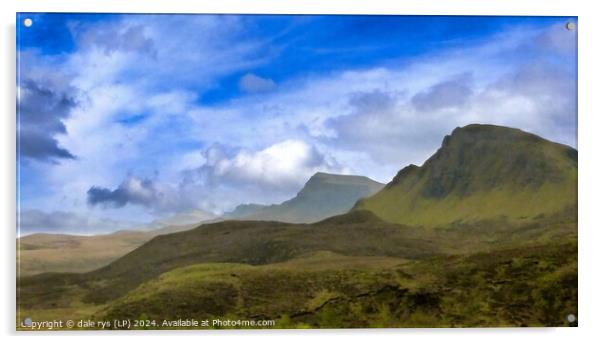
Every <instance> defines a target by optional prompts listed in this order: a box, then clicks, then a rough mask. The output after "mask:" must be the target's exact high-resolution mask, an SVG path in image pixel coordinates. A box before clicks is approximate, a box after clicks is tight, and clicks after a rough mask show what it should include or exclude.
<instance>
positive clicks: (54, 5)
mask: <svg viewBox="0 0 602 344" xmlns="http://www.w3.org/2000/svg"><path fill="white" fill-rule="evenodd" d="M0 3H1V6H2V11H0V17H1V18H2V28H1V30H2V33H1V34H0V37H1V40H2V42H1V45H0V47H1V48H2V50H3V51H2V54H1V55H0V56H1V57H0V58H1V59H2V62H1V64H0V66H1V68H2V73H0V75H2V82H1V83H0V97H2V102H1V104H2V105H3V107H4V111H3V116H2V123H1V128H2V129H1V130H2V135H1V138H0V146H1V149H0V152H1V153H2V165H1V166H2V168H1V169H0V171H1V172H0V173H1V175H2V179H1V180H2V182H3V188H2V190H3V193H2V198H1V199H0V209H1V210H2V212H3V213H2V216H1V219H2V224H3V226H2V227H1V228H2V230H3V232H2V234H3V235H2V242H3V244H4V245H3V247H2V248H3V257H4V263H5V265H4V267H5V268H4V269H3V271H4V274H3V276H2V278H3V279H2V283H0V288H1V290H2V297H4V299H3V301H4V302H2V303H1V304H2V305H3V312H2V314H1V316H0V326H1V327H2V334H3V335H4V336H12V338H5V339H8V340H11V341H13V340H14V341H16V340H18V341H19V342H39V341H41V340H43V341H44V342H47V341H50V342H60V343H66V342H78V343H81V341H82V340H85V341H86V342H87V341H90V342H92V343H101V342H105V341H106V340H107V339H108V340H111V341H113V340H115V339H119V340H136V341H137V340H141V339H140V338H138V337H140V336H146V335H147V334H146V333H141V332H139V333H135V334H134V333H128V334H124V333H118V334H116V333H103V334H102V336H95V335H91V334H89V333H88V334H84V335H85V336H86V337H85V338H80V337H79V336H80V335H81V334H79V333H68V334H65V335H63V336H59V335H57V334H56V333H55V334H52V335H50V336H47V337H46V338H43V339H42V338H36V337H39V334H33V335H31V334H30V335H23V334H15V332H14V326H15V320H14V316H15V286H14V285H15V261H14V257H15V241H14V239H15V230H14V228H15V37H14V35H15V12H44V11H47V12H127V13H288V14H308V13H325V14H335V13H336V14H358V13H362V14H420V15H433V14H439V15H440V14H448V15H559V16H579V21H578V23H579V24H578V25H579V27H578V30H579V134H578V140H579V144H578V147H579V314H578V316H579V328H577V329H574V328H561V329H467V330H453V329H441V330H420V329H403V330H348V331H342V330H317V331H313V330H311V331H307V330H305V331H281V330H270V331H213V332H194V331H190V332H184V333H180V332H169V333H166V332H161V333H153V336H152V337H145V338H144V340H145V341H150V342H151V343H161V342H164V341H165V339H166V338H165V336H172V335H175V334H178V335H179V338H177V340H178V341H194V342H199V341H201V342H202V341H215V340H228V341H232V342H241V341H242V342H247V341H250V342H262V343H265V342H277V343H282V342H283V341H286V342H287V343H288V342H292V343H295V342H299V343H307V342H308V341H311V342H313V341H316V340H329V341H345V342H347V341H350V342H352V343H353V342H365V341H367V340H370V339H371V337H372V336H377V337H378V338H375V339H376V340H378V341H379V342H380V341H391V342H396V343H401V342H406V343H413V342H416V341H420V342H426V343H435V342H436V343H446V344H447V343H454V342H458V343H463V344H467V343H483V342H484V341H486V342H487V343H488V344H489V343H504V344H507V343H509V342H515V341H518V342H523V341H536V342H544V341H545V342H547V343H563V344H566V343H571V342H600V338H601V336H600V333H599V332H598V331H597V327H598V326H599V324H598V323H599V321H601V320H602V317H600V316H599V314H600V313H601V311H602V309H601V308H600V306H601V301H600V300H601V299H602V295H601V294H602V285H601V283H600V282H601V280H602V278H601V277H600V270H601V269H600V263H602V255H601V252H602V247H601V245H602V240H600V239H601V238H602V234H601V233H602V228H600V226H599V225H598V224H599V221H600V219H599V218H600V216H599V214H597V210H598V208H599V206H598V204H600V203H601V200H600V199H601V197H602V189H601V187H600V186H601V183H600V180H601V179H602V173H601V172H600V171H601V169H600V167H601V163H600V156H601V155H602V145H600V144H598V142H599V140H600V137H602V136H601V135H602V126H601V125H600V124H601V120H600V116H602V111H601V106H600V99H601V98H602V95H601V93H602V91H601V90H600V87H599V86H598V83H599V82H598V81H599V78H600V77H601V76H602V74H601V73H600V66H599V64H600V62H599V61H602V56H601V53H600V45H599V43H598V42H600V41H602V37H601V36H600V33H601V31H602V30H600V29H601V22H602V18H600V16H601V15H602V11H599V10H598V11H597V10H596V8H595V3H596V2H595V1H581V0H564V1H560V0H547V1H536V0H532V1H524V0H522V1H519V0H487V1H469V0H412V1H408V0H405V1H403V0H399V1H391V0H389V1H387V0H370V1H365V0H364V1H361V0H339V1H336V0H320V1H317V0H316V1H311V0H306V1H302V0H280V1H278V0H219V1H212V2H206V3H193V1H191V0H169V1H162V2H160V1H151V0H146V1H138V0H129V1H128V0H82V1H78V2H75V1H66V0H54V1H48V0H20V1H17V0H2V1H1V2H0ZM596 62H597V63H596ZM105 336H110V338H106V337H105ZM196 336H200V338H198V337H196ZM134 337H136V338H134Z"/></svg>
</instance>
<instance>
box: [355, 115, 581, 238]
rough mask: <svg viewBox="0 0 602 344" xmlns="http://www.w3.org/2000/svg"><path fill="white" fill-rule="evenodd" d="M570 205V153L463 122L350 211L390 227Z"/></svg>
mask: <svg viewBox="0 0 602 344" xmlns="http://www.w3.org/2000/svg"><path fill="white" fill-rule="evenodd" d="M576 204H577V152H576V151H575V150H574V149H572V148H570V147H567V146H564V145H560V144H556V143H552V142H549V141H546V140H544V139H542V138H539V137H537V136H535V135H532V134H528V133H525V132H522V131H520V130H517V129H510V128H503V127H496V126H486V125H470V126H467V127H464V128H458V129H456V130H455V131H454V132H453V133H452V135H451V136H448V137H446V139H445V140H444V143H443V146H442V148H441V149H439V151H438V152H437V153H436V154H435V155H433V156H432V157H431V158H430V159H429V160H427V161H426V162H425V164H424V165H423V166H422V167H416V166H413V165H411V166H409V167H407V168H405V169H404V170H402V171H400V173H399V174H398V176H397V177H396V178H395V179H394V180H393V181H392V182H391V183H389V184H388V185H387V187H385V189H383V190H382V191H380V192H379V193H377V194H376V195H374V196H372V197H370V198H367V199H364V200H362V201H360V202H358V204H357V205H356V209H366V210H370V211H372V212H374V213H375V214H376V215H378V216H379V217H381V218H383V219H385V220H387V221H390V222H395V223H403V224H408V225H422V226H430V227H436V226H447V225H449V224H451V223H458V222H461V223H474V222H479V221H483V220H489V219H505V220H508V221H513V222H521V221H524V220H532V219H534V218H536V217H538V216H541V215H542V214H552V213H556V212H561V211H564V210H565V209H566V208H567V207H575V206H576Z"/></svg>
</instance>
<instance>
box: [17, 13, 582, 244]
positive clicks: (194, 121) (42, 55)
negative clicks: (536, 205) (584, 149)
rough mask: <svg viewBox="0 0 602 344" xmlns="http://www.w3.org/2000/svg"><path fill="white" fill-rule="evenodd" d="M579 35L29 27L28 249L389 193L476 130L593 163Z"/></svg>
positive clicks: (119, 19) (455, 19) (44, 19)
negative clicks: (42, 240) (584, 128)
mask: <svg viewBox="0 0 602 344" xmlns="http://www.w3.org/2000/svg"><path fill="white" fill-rule="evenodd" d="M25 18H30V19H32V23H33V24H32V26H31V27H25V26H23V25H21V23H22V22H23V20H24V19H25ZM569 21H572V22H574V23H577V19H576V18H574V17H462V16H308V15H305V16H284V15H243V16H241V15H131V14H129V15H114V14H34V13H20V14H18V15H17V23H18V25H17V26H18V29H17V52H18V54H17V67H18V73H17V74H18V75H17V79H18V80H17V98H18V99H17V101H18V109H17V116H18V127H17V130H18V142H17V149H18V155H17V160H18V161H17V162H18V179H17V183H18V202H19V203H18V212H19V214H18V215H19V228H18V230H19V234H21V235H23V234H28V233H34V232H49V233H71V234H97V233H107V232H113V231H116V230H122V229H128V228H156V227H160V226H164V225H169V224H179V223H184V222H195V221H202V220H205V219H208V218H210V217H212V216H215V215H219V214H223V213H224V212H228V211H231V210H232V209H233V208H234V207H236V206H237V205H239V204H245V203H260V204H272V203H280V202H282V201H284V200H286V199H289V198H291V197H293V196H294V195H295V194H296V193H297V192H298V191H299V189H300V188H301V187H302V186H303V184H304V183H305V182H306V181H307V180H308V179H309V178H310V177H311V176H312V175H313V174H314V173H316V172H318V171H321V172H329V173H340V174H356V175H364V176H368V177H370V178H372V179H374V180H377V181H380V182H384V183H386V182H388V181H390V180H391V179H392V177H393V176H394V175H395V174H396V173H397V171H398V170H400V169H401V168H403V167H404V166H406V165H408V164H417V165H420V164H422V163H423V162H424V160H426V159H427V158H428V157H429V156H430V155H432V154H433V153H434V152H435V151H436V149H437V148H438V147H439V146H440V145H441V141H442V140H443V137H444V136H445V135H447V134H449V133H450V132H451V131H452V130H453V129H454V128H456V127H458V126H464V125H467V124H471V123H489V124H497V125H504V126H511V127H515V128H520V129H522V130H525V131H529V132H533V133H535V134H538V135H540V136H542V137H544V138H546V139H549V140H552V141H555V142H560V143H563V144H567V145H570V146H573V147H575V148H577V88H576V79H577V29H575V30H567V29H566V23H567V22H569Z"/></svg>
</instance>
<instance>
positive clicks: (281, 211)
mask: <svg viewBox="0 0 602 344" xmlns="http://www.w3.org/2000/svg"><path fill="white" fill-rule="evenodd" d="M383 186H384V184H381V183H379V182H376V181H374V180H372V179H370V178H367V177H362V176H353V175H339V174H328V173H322V172H318V173H316V174H314V175H313V176H312V177H311V178H310V179H309V180H308V181H307V183H305V185H304V186H303V188H302V189H301V191H299V193H297V195H296V196H295V197H294V198H292V199H290V200H288V201H286V202H284V203H281V204H275V205H270V206H261V205H258V204H244V205H241V206H238V207H237V208H236V209H235V210H234V211H233V212H232V213H230V214H227V216H226V218H229V219H244V220H262V221H280V222H288V223H312V222H316V221H320V220H323V219H325V218H328V217H331V216H334V215H340V214H343V213H346V212H347V211H349V210H350V209H351V207H353V205H354V204H355V203H356V202H357V201H358V200H359V199H361V198H364V197H368V196H371V195H373V194H375V193H376V192H378V191H379V190H381V189H382V188H383Z"/></svg>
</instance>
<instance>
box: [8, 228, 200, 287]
mask: <svg viewBox="0 0 602 344" xmlns="http://www.w3.org/2000/svg"><path fill="white" fill-rule="evenodd" d="M191 227H192V226H190V225H186V226H167V227H163V228H160V229H156V230H149V231H142V230H140V231H133V230H132V231H118V232H115V233H111V234H102V235H93V236H84V235H69V234H48V233H37V234H31V235H26V236H24V237H21V238H17V273H18V274H19V275H20V276H29V275H35V274H39V273H43V272H87V271H92V270H95V269H98V268H100V267H103V266H105V265H107V264H109V263H110V262H112V261H114V260H115V259H117V258H119V257H121V256H123V255H125V254H126V253H128V252H130V251H132V250H134V249H136V248H138V247H140V245H142V244H144V243H145V242H147V241H149V240H150V239H151V238H153V237H155V236H157V235H160V234H167V233H174V232H177V231H183V230H187V229H190V228H191Z"/></svg>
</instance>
